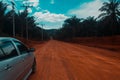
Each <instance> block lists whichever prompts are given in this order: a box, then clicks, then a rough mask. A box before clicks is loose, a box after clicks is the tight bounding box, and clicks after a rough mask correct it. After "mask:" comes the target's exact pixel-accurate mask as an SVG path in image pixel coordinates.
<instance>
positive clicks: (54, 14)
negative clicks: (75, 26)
mask: <svg viewBox="0 0 120 80" xmlns="http://www.w3.org/2000/svg"><path fill="white" fill-rule="evenodd" d="M4 1H5V2H8V3H9V1H13V2H15V4H16V11H17V10H20V11H23V10H24V8H23V7H21V5H22V4H25V3H26V2H25V0H4ZM104 1H107V0H28V1H27V2H30V3H31V5H33V6H34V7H33V8H28V11H29V13H30V15H33V16H34V17H35V20H36V22H37V23H39V26H41V24H45V25H44V28H45V29H58V28H61V27H62V24H63V22H64V20H65V19H67V18H69V17H71V16H74V15H76V16H77V17H78V18H86V17H88V16H95V17H97V16H98V15H99V14H100V12H99V11H98V9H99V8H100V7H101V6H102V3H103V2H104ZM9 4H10V3H9ZM8 9H9V10H11V9H12V7H11V5H9V6H8Z"/></svg>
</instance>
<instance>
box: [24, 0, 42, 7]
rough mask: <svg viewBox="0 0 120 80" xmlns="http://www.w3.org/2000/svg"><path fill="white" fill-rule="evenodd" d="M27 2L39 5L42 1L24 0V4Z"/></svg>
mask: <svg viewBox="0 0 120 80" xmlns="http://www.w3.org/2000/svg"><path fill="white" fill-rule="evenodd" d="M26 3H31V5H32V6H33V7H38V5H39V3H40V1H39V0H28V1H23V4H26Z"/></svg>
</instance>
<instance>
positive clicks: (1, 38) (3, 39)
mask: <svg viewBox="0 0 120 80" xmlns="http://www.w3.org/2000/svg"><path fill="white" fill-rule="evenodd" d="M10 40H16V41H19V40H17V39H15V38H12V37H0V41H10Z"/></svg>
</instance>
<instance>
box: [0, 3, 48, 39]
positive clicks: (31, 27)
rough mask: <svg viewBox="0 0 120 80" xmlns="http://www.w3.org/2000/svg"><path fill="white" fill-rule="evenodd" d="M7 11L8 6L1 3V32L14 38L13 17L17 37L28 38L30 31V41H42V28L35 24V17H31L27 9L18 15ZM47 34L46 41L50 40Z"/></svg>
mask: <svg viewBox="0 0 120 80" xmlns="http://www.w3.org/2000/svg"><path fill="white" fill-rule="evenodd" d="M6 10H7V4H6V3H3V2H2V1H0V32H1V33H6V34H8V35H9V36H13V15H14V20H15V22H14V24H15V35H16V36H21V37H24V38H26V37H27V33H26V31H28V38H29V39H36V40H41V38H42V37H41V35H42V31H44V30H43V29H42V28H40V27H38V26H37V25H36V23H35V19H34V17H33V16H29V13H28V11H27V8H25V10H24V11H23V12H18V13H16V12H15V11H14V10H10V11H8V12H7V13H5V12H6ZM48 38H49V37H48V35H47V33H46V32H45V31H44V40H46V39H48Z"/></svg>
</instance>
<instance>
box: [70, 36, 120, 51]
mask: <svg viewBox="0 0 120 80" xmlns="http://www.w3.org/2000/svg"><path fill="white" fill-rule="evenodd" d="M69 42H72V43H77V44H81V45H86V46H90V47H98V48H102V49H108V50H111V51H119V52H120V36H110V37H86V38H74V39H72V40H70V41H69Z"/></svg>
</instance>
